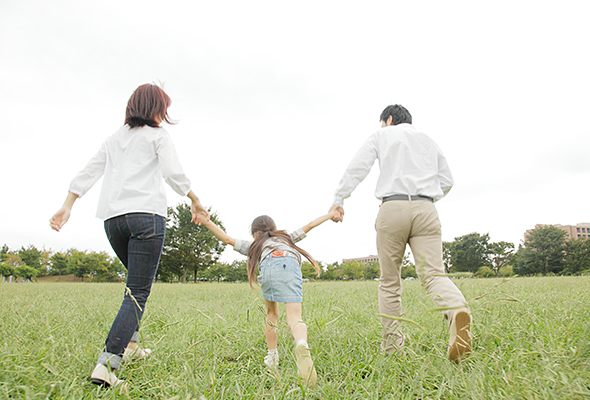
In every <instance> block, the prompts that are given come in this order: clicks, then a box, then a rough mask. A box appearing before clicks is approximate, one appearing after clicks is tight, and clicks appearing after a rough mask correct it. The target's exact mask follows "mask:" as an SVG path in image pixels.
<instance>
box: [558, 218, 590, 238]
mask: <svg viewBox="0 0 590 400" xmlns="http://www.w3.org/2000/svg"><path fill="white" fill-rule="evenodd" d="M555 226H556V227H558V228H559V229H563V230H564V231H566V232H567V234H568V236H569V238H570V239H581V238H590V223H588V222H582V223H581V224H578V225H555Z"/></svg>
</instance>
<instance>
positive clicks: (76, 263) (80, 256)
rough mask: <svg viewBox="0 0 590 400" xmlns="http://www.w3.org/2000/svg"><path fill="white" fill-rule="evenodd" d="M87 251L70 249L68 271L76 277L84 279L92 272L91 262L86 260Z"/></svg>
mask: <svg viewBox="0 0 590 400" xmlns="http://www.w3.org/2000/svg"><path fill="white" fill-rule="evenodd" d="M86 256H87V254H86V252H84V251H79V250H76V249H70V250H68V272H69V273H71V274H74V276H75V277H76V278H80V279H82V282H84V276H85V275H87V274H89V273H90V268H89V263H88V262H87V261H86Z"/></svg>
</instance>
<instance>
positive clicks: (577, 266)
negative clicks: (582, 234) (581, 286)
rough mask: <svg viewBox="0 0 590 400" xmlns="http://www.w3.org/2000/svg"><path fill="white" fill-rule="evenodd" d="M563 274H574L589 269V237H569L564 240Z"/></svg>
mask: <svg viewBox="0 0 590 400" xmlns="http://www.w3.org/2000/svg"><path fill="white" fill-rule="evenodd" d="M564 251H565V262H564V268H563V270H562V273H563V274H568V275H575V274H579V273H580V272H582V271H585V270H588V269H590V239H586V238H579V239H569V240H567V241H566V242H565V248H564Z"/></svg>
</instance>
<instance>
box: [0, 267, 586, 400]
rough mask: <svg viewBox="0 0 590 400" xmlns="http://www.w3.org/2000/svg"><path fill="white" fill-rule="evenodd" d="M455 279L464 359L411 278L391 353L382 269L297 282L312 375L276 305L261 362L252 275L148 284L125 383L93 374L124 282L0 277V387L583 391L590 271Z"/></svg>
mask: <svg viewBox="0 0 590 400" xmlns="http://www.w3.org/2000/svg"><path fill="white" fill-rule="evenodd" d="M455 282H456V283H457V285H458V286H459V287H460V289H461V290H462V291H463V293H464V294H465V297H466V298H467V299H468V301H469V303H470V304H471V307H472V310H473V317H474V327H473V328H474V336H475V340H474V352H473V354H472V357H471V358H470V359H469V360H468V361H467V362H464V363H462V364H460V365H454V364H452V363H450V362H449V361H448V360H447V359H446V346H447V339H448V333H447V328H446V323H445V322H444V320H443V318H442V314H441V313H440V312H438V311H432V309H433V308H434V307H435V303H434V302H433V301H432V300H431V299H430V298H429V297H428V296H427V295H426V294H425V293H424V291H423V290H422V289H421V287H420V285H419V283H418V282H417V281H407V282H404V287H403V288H404V293H403V301H404V310H405V312H406V313H405V317H406V318H409V319H411V320H414V321H415V322H417V323H418V324H419V325H420V326H421V327H422V328H423V330H421V329H420V328H419V327H418V326H415V325H413V324H407V323H406V324H404V332H405V333H406V335H407V336H408V344H407V347H406V349H405V351H404V354H403V355H402V356H401V357H399V358H391V357H386V356H384V355H383V354H381V353H380V350H379V343H380V340H381V329H380V322H379V321H380V320H379V318H378V317H377V316H376V315H377V314H378V309H377V286H378V282H374V281H368V282H362V281H361V282H318V283H316V282H308V283H306V284H305V285H304V296H305V302H304V318H305V320H306V322H307V324H308V327H309V343H310V346H311V349H312V354H313V355H314V358H315V363H316V368H317V370H318V375H319V382H318V385H317V387H315V388H313V389H305V388H303V387H301V386H300V385H299V384H298V381H297V379H296V369H295V368H296V367H295V362H294V360H293V356H292V339H291V336H290V333H289V331H288V328H287V326H286V322H285V319H284V315H282V317H281V320H280V322H279V328H280V336H279V342H280V344H279V352H280V355H281V365H280V367H279V370H278V375H275V374H273V373H270V372H269V371H267V370H266V369H265V367H264V365H263V363H262V358H263V357H264V355H265V354H266V344H265V342H264V337H263V335H262V324H263V320H264V312H263V309H262V307H263V302H262V300H261V297H260V295H259V293H258V292H255V291H253V290H251V289H250V288H249V286H248V285H247V284H245V283H244V284H223V283H201V284H196V285H195V284H187V285H178V284H156V285H154V288H153V291H152V295H151V297H150V299H149V301H148V307H147V311H146V314H145V316H144V320H143V325H142V329H141V332H142V334H143V341H142V345H143V346H144V347H149V348H151V349H152V350H154V353H153V356H152V357H151V358H150V359H148V360H145V361H142V362H138V363H135V364H130V365H127V366H125V367H123V369H122V370H121V371H120V373H119V377H120V378H123V379H125V380H126V381H127V382H128V383H129V389H128V393H125V392H123V393H119V392H118V391H116V390H110V389H103V388H99V387H97V386H95V385H93V384H91V383H90V380H89V376H90V373H91V371H92V369H93V367H94V363H95V360H96V356H97V355H98V353H99V352H100V351H101V348H102V344H103V343H104V339H105V337H106V334H107V332H108V329H109V327H110V324H111V322H112V320H113V318H114V316H115V313H116V311H117V309H118V306H119V304H120V301H121V299H122V294H123V289H124V284H92V283H33V284H2V285H0V303H1V304H2V307H1V311H0V333H1V334H2V338H1V341H0V398H2V399H7V398H8V399H12V398H14V399H62V398H65V399H116V398H121V399H125V398H131V399H203V398H204V399H213V398H215V399H222V398H224V399H237V398H252V399H257V398H261V399H292V398H310V399H346V398H350V399H586V398H590V278H589V277H555V278H515V279H512V280H509V281H502V280H499V279H480V280H476V279H463V280H456V281H455ZM281 312H284V308H281Z"/></svg>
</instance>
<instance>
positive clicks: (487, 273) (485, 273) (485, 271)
mask: <svg viewBox="0 0 590 400" xmlns="http://www.w3.org/2000/svg"><path fill="white" fill-rule="evenodd" d="M494 275H496V274H495V273H494V271H493V270H492V269H491V268H490V267H488V266H486V265H484V266H483V267H479V269H478V270H477V272H476V273H475V276H477V277H479V278H490V277H492V276H494Z"/></svg>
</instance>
